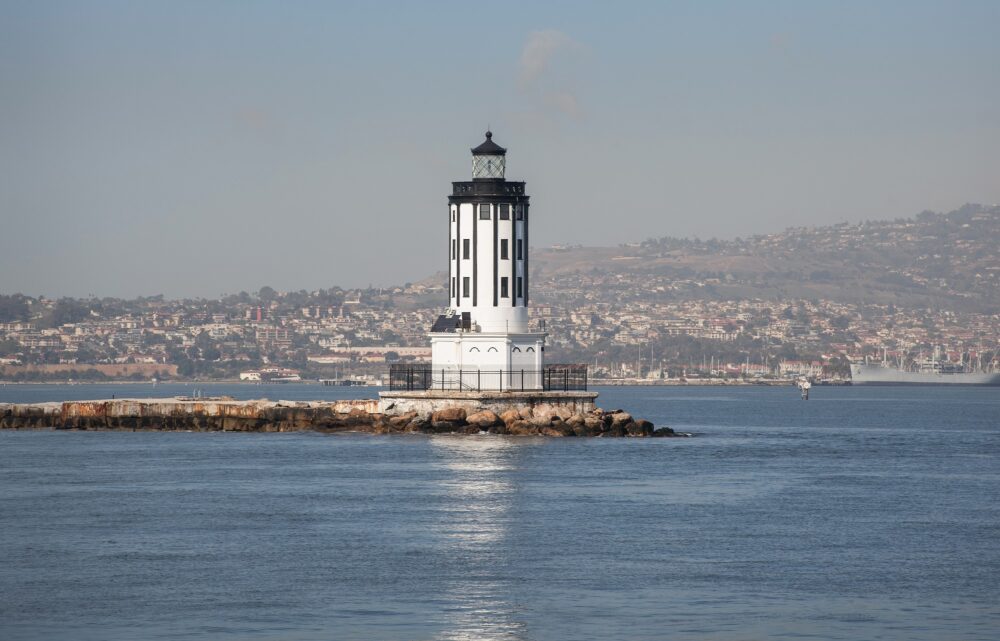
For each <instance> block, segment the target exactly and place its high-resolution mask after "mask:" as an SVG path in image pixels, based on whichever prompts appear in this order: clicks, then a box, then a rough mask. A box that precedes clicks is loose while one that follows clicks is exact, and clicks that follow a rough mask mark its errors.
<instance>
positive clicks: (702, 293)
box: [531, 204, 1000, 313]
mask: <svg viewBox="0 0 1000 641" xmlns="http://www.w3.org/2000/svg"><path fill="white" fill-rule="evenodd" d="M998 248H1000V207H998V206H983V205H972V204H970V205H965V206H963V207H962V208H960V209H957V210H955V211H952V212H949V213H947V214H937V213H934V212H929V211H925V212H923V213H921V214H919V215H917V216H916V217H915V218H912V219H910V218H907V219H896V220H893V221H868V222H864V223H861V224H856V225H849V224H846V223H844V224H840V225H834V226H830V227H815V228H790V229H788V230H786V231H784V232H782V233H779V234H770V235H766V236H754V237H752V238H746V239H737V240H733V241H720V240H714V239H713V240H707V241H703V240H698V239H694V240H691V239H679V238H670V237H667V238H659V239H650V240H646V241H644V242H642V243H637V244H634V245H622V246H619V247H551V248H547V249H540V248H539V249H534V250H533V252H532V258H531V260H532V263H531V267H532V278H533V279H534V280H533V283H534V286H535V288H536V291H538V292H539V294H540V296H542V297H545V296H546V295H547V294H553V295H558V293H557V292H558V288H557V287H555V288H554V287H553V285H555V283H557V282H559V281H563V280H565V279H566V278H567V277H570V276H571V275H573V274H576V275H584V274H585V275H588V276H593V277H597V276H599V275H615V274H620V275H626V274H627V275H629V276H630V277H629V278H627V279H625V280H624V282H625V283H629V284H630V285H629V286H631V287H633V288H635V285H631V284H632V283H635V282H637V281H636V277H637V276H640V277H641V276H642V275H648V276H649V277H651V278H653V277H655V278H656V280H658V281H662V280H663V279H664V278H669V279H674V280H676V281H683V282H694V283H696V284H697V287H692V288H689V289H688V290H685V288H683V287H676V288H673V289H671V290H669V291H664V292H663V293H662V294H656V293H654V292H644V291H642V289H641V287H640V288H639V289H640V290H639V291H634V292H631V294H633V295H634V296H637V297H638V296H653V297H656V296H657V295H662V296H664V297H668V298H675V299H677V298H683V297H685V295H689V296H690V297H699V298H705V297H710V298H716V299H737V298H764V299H775V298H781V299H785V298H805V299H809V298H823V299H827V300H834V301H841V302H846V303H866V302H867V303H893V304H896V305H901V306H906V307H935V308H937V307H940V308H954V309H962V310H968V311H980V312H988V313H995V312H1000V251H998ZM595 281H596V282H597V283H600V284H601V285H604V284H607V285H608V286H611V287H613V286H614V282H615V281H614V280H611V281H606V280H605V279H603V278H596V279H595ZM638 282H642V280H641V279H639V280H638ZM660 290H663V288H662V287H661V288H658V289H657V291H660ZM685 291H687V292H688V294H685ZM621 293H623V292H619V294H621Z"/></svg>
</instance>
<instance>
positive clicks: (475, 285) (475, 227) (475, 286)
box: [472, 203, 479, 307]
mask: <svg viewBox="0 0 1000 641" xmlns="http://www.w3.org/2000/svg"><path fill="white" fill-rule="evenodd" d="M476 209H478V208H477V207H476V205H475V203H473V205H472V306H473V307H475V306H476V304H477V301H478V300H479V212H477V211H476Z"/></svg>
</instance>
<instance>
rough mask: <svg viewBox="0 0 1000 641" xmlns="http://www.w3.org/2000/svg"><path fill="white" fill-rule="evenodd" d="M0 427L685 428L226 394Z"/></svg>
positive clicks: (596, 415)
mask: <svg viewBox="0 0 1000 641" xmlns="http://www.w3.org/2000/svg"><path fill="white" fill-rule="evenodd" d="M564 413H566V412H564ZM0 429H56V430H164V431H205V432H209V431H221V432H295V431H304V430H313V431H318V432H367V433H372V434H396V433H399V434H403V433H419V434H481V433H490V434H510V435H519V436H520V435H524V436H552V437H565V436H591V437H627V436H632V437H650V436H687V434H681V433H675V432H674V431H673V430H672V429H670V428H669V427H661V428H659V429H656V428H655V427H654V426H653V424H652V423H650V422H649V421H646V420H642V419H635V418H633V417H632V416H631V415H630V414H629V413H628V412H625V411H623V410H613V411H605V410H602V409H600V408H595V409H592V410H589V411H587V412H581V413H575V414H569V415H567V416H561V415H559V414H558V413H557V412H556V411H553V409H552V408H551V407H550V406H539V407H535V408H532V407H521V408H511V409H508V410H506V411H504V412H501V413H499V414H497V413H495V412H494V411H492V410H489V409H482V410H479V411H470V410H468V409H467V408H464V407H459V406H456V407H445V408H441V409H439V410H437V411H434V412H430V413H421V412H418V411H415V410H411V411H407V412H405V413H396V414H388V413H383V412H381V411H379V401H378V400H375V399H365V400H341V401H269V400H266V399H262V400H252V401H237V400H234V399H232V398H229V397H217V398H185V397H178V398H173V399H113V400H99V401H66V402H62V403H59V402H54V403H32V404H10V403H6V404H5V403H0Z"/></svg>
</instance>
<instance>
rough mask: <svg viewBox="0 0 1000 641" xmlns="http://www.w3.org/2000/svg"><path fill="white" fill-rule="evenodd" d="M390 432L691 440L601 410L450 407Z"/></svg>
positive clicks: (412, 415) (411, 417) (404, 421)
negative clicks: (558, 411) (568, 411)
mask: <svg viewBox="0 0 1000 641" xmlns="http://www.w3.org/2000/svg"><path fill="white" fill-rule="evenodd" d="M387 422H388V427H389V431H393V432H421V433H432V434H453V433H461V434H479V433H483V432H486V433H490V434H511V435H515V436H555V437H565V436H592V437H593V436H597V437H625V436H638V437H644V436H690V434H683V433H678V432H674V430H672V429H670V428H669V427H661V428H659V429H657V428H656V427H655V426H654V425H653V424H652V423H650V422H649V421H646V420H643V419H634V418H633V417H632V415H631V414H629V413H628V412H626V411H624V410H613V411H610V412H609V411H605V410H602V409H600V408H598V409H594V410H591V411H589V412H586V413H583V414H572V415H570V416H565V417H563V416H559V415H558V414H556V413H554V412H552V411H544V410H542V411H539V410H538V409H535V410H532V409H509V410H507V411H505V412H502V413H500V414H497V413H495V412H493V411H491V410H481V411H478V412H473V413H467V412H466V410H465V409H464V408H461V407H450V408H444V409H441V410H438V411H436V412H433V413H431V414H429V415H420V414H418V413H417V412H407V413H405V414H400V415H398V416H392V417H389V418H388V421H387Z"/></svg>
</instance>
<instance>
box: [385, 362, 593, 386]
mask: <svg viewBox="0 0 1000 641" xmlns="http://www.w3.org/2000/svg"><path fill="white" fill-rule="evenodd" d="M389 389H390V390H392V391H416V390H441V391H446V390H461V391H473V392H481V391H501V392H503V391H530V390H545V391H563V392H569V391H586V390H587V366H586V365H585V364H568V365H565V364H560V365H546V366H545V368H544V369H542V370H529V369H512V370H504V369H447V368H442V369H434V368H432V367H431V366H430V365H390V366H389Z"/></svg>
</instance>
